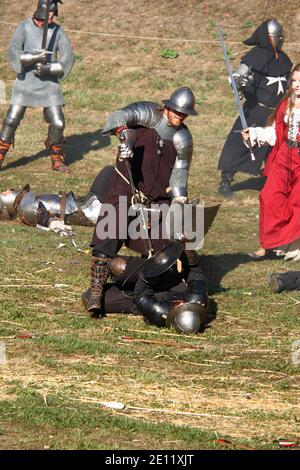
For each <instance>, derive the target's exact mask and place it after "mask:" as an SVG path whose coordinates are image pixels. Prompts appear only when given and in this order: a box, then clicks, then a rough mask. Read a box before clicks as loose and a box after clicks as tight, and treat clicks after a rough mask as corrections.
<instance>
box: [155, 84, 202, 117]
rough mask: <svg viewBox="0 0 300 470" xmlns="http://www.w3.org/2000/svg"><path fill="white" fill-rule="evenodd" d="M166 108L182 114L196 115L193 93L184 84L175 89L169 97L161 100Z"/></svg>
mask: <svg viewBox="0 0 300 470" xmlns="http://www.w3.org/2000/svg"><path fill="white" fill-rule="evenodd" d="M162 102H163V103H164V105H165V106H166V107H167V108H171V109H174V110H175V111H179V112H180V113H183V114H190V115H193V116H195V115H197V114H198V113H197V111H196V110H195V109H194V107H195V95H194V93H193V92H192V90H191V89H190V88H188V87H186V86H183V87H180V88H178V89H177V90H175V91H174V92H173V93H172V94H171V96H170V98H169V99H167V100H162Z"/></svg>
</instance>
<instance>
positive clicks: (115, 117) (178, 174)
mask: <svg viewBox="0 0 300 470" xmlns="http://www.w3.org/2000/svg"><path fill="white" fill-rule="evenodd" d="M136 126H143V127H147V128H150V129H155V130H156V132H157V133H158V135H159V137H160V138H161V139H162V140H164V139H166V140H171V141H172V142H173V144H174V147H175V149H176V152H177V156H176V160H175V163H174V166H173V170H172V173H171V176H170V180H169V187H170V190H169V195H170V196H171V197H178V196H186V195H187V178H188V172H189V166H190V162H191V159H192V154H193V139H192V135H191V133H190V131H189V130H188V128H187V127H186V126H185V125H184V124H182V125H181V126H179V127H174V126H170V125H169V123H168V120H167V118H166V116H164V114H163V110H162V108H161V107H160V105H159V104H157V103H154V102H153V101H140V102H137V103H133V104H130V105H128V106H126V107H125V108H122V109H121V110H118V111H115V112H114V113H112V114H111V115H110V116H109V118H108V121H107V123H106V126H105V127H104V129H103V131H102V133H103V134H114V133H115V132H116V131H117V129H118V128H122V127H128V128H132V127H136Z"/></svg>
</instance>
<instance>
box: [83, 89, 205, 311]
mask: <svg viewBox="0 0 300 470" xmlns="http://www.w3.org/2000/svg"><path fill="white" fill-rule="evenodd" d="M194 106H195V96H194V94H193V92H192V91H191V90H190V88H188V87H181V88H179V89H177V90H175V91H174V92H173V93H172V94H171V96H170V98H169V99H166V100H163V105H160V104H158V103H155V102H152V101H141V102H137V103H133V104H130V105H129V106H126V107H125V108H123V109H120V110H118V111H116V112H114V113H113V114H112V115H111V116H110V117H109V119H108V121H107V124H106V126H105V128H104V129H103V131H102V132H103V133H104V134H110V135H116V136H117V137H118V138H119V139H120V141H121V145H120V146H119V152H118V157H117V161H116V171H115V174H114V176H113V178H112V182H111V185H110V188H109V190H108V192H107V194H106V197H105V199H104V203H105V204H106V205H107V204H109V205H110V206H111V207H113V208H114V210H115V219H114V221H115V229H114V230H111V231H110V230H108V231H107V232H106V234H104V235H103V233H99V227H100V226H101V224H102V223H103V221H104V220H105V218H106V216H107V214H106V213H105V212H104V211H103V212H101V211H100V215H99V219H98V221H97V224H96V227H95V231H94V235H93V239H92V243H91V246H92V247H93V250H92V265H91V289H90V290H89V300H88V302H87V303H86V308H87V310H88V311H90V312H93V311H99V310H100V309H101V300H102V294H103V286H104V284H105V282H106V281H107V279H108V277H109V269H108V264H109V262H110V261H111V259H113V258H114V257H116V256H117V253H118V251H119V250H120V248H121V247H122V245H123V244H124V243H125V244H126V246H128V247H129V248H131V249H133V250H134V251H136V252H138V253H140V254H142V255H143V256H149V255H150V254H151V253H150V251H151V250H152V252H153V253H155V252H156V251H157V250H159V249H160V248H161V247H162V246H163V244H164V243H165V242H166V239H164V238H163V236H160V237H158V238H157V239H155V240H149V239H148V240H145V239H143V238H142V237H139V238H137V239H134V240H133V239H132V237H131V236H130V234H129V232H128V225H129V222H130V217H129V216H128V210H129V208H130V207H131V203H132V197H133V192H135V191H136V192H137V193H138V195H139V198H140V200H141V201H142V203H143V205H144V207H149V208H150V209H151V207H152V206H153V204H155V205H159V204H170V203H171V202H175V201H181V202H185V201H187V179H188V173H189V166H190V162H191V158H192V152H193V140H192V136H191V133H190V131H189V130H188V128H187V127H186V126H185V125H184V123H183V121H184V120H185V119H186V117H187V116H188V115H196V114H197V112H196V111H195V109H194ZM133 186H134V189H133ZM120 197H122V202H120V201H121V198H120ZM104 207H105V206H104V205H103V208H104ZM121 218H123V220H124V218H125V219H126V224H125V225H126V227H125V230H126V231H127V233H124V230H121V229H120V225H119V221H120V219H121ZM113 232H114V233H113ZM150 247H151V248H150Z"/></svg>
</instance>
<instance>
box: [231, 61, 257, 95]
mask: <svg viewBox="0 0 300 470" xmlns="http://www.w3.org/2000/svg"><path fill="white" fill-rule="evenodd" d="M233 77H234V80H235V83H236V86H237V89H238V92H239V93H241V94H243V90H244V89H245V88H246V87H251V85H252V82H253V78H254V75H253V72H252V70H251V67H248V65H246V64H244V63H243V62H242V63H241V64H240V66H239V67H238V69H237V70H236V71H235V72H234V73H233Z"/></svg>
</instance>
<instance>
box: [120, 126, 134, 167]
mask: <svg viewBox="0 0 300 470" xmlns="http://www.w3.org/2000/svg"><path fill="white" fill-rule="evenodd" d="M118 138H119V140H120V142H121V144H120V145H119V148H118V149H119V151H118V159H119V160H125V159H127V158H132V157H133V146H134V143H135V139H136V131H135V129H122V130H121V132H119V133H118Z"/></svg>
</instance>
